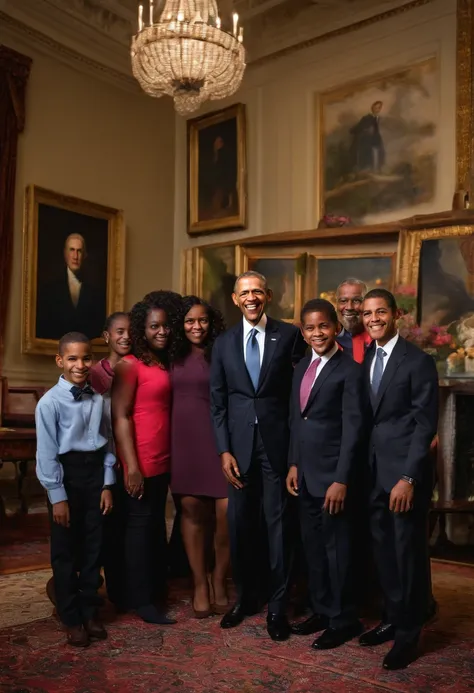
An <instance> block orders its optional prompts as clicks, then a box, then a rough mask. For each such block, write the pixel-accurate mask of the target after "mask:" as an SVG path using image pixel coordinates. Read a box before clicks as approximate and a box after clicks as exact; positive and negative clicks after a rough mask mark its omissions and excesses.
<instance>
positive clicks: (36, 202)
mask: <svg viewBox="0 0 474 693" xmlns="http://www.w3.org/2000/svg"><path fill="white" fill-rule="evenodd" d="M25 211H26V214H25V225H26V227H25V245H24V292H23V294H24V298H23V315H24V320H23V339H22V342H23V350H24V351H25V352H26V353H44V354H55V353H56V352H57V343H58V341H59V339H60V338H61V337H62V336H63V335H64V334H66V333H67V332H81V333H83V334H85V335H86V336H87V337H89V339H90V340H91V341H92V343H93V344H94V347H96V348H97V350H101V349H100V347H101V346H103V341H102V337H101V335H102V331H103V328H104V324H105V319H106V317H107V315H108V314H110V313H112V312H114V311H115V310H123V270H124V267H123V243H124V229H123V215H122V213H121V212H120V211H119V210H115V209H110V208H107V207H103V206H102V205H97V204H94V203H90V202H86V201H83V200H79V199H77V198H71V197H66V196H63V195H59V194H57V193H53V192H51V191H47V190H43V189H41V188H37V187H35V186H31V187H30V188H28V190H27V198H26V210H25Z"/></svg>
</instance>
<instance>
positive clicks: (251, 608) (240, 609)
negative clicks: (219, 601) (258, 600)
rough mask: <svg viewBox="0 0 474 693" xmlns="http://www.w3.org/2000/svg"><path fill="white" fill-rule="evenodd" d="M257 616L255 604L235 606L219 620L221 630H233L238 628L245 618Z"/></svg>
mask: <svg viewBox="0 0 474 693" xmlns="http://www.w3.org/2000/svg"><path fill="white" fill-rule="evenodd" d="M255 614H258V608H257V605H256V604H248V605H245V604H239V603H237V604H235V605H234V606H233V607H232V609H230V611H228V612H227V613H226V614H225V616H224V617H223V619H222V620H221V628H235V627H236V626H239V625H240V624H241V623H242V621H243V620H244V618H245V617H246V616H255Z"/></svg>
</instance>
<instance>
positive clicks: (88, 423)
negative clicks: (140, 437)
mask: <svg viewBox="0 0 474 693" xmlns="http://www.w3.org/2000/svg"><path fill="white" fill-rule="evenodd" d="M58 351H59V353H58V354H57V356H56V364H57V366H58V367H59V368H61V369H62V371H63V374H62V375H61V377H60V378H59V381H58V383H57V384H56V385H55V386H54V387H52V388H51V390H48V392H46V394H45V395H43V397H42V398H41V399H40V401H39V402H38V405H37V407H36V414H35V418H36V436H37V453H36V474H37V476H38V479H39V481H40V482H41V484H42V486H43V487H44V488H45V489H46V491H47V492H48V499H49V510H50V520H51V566H52V569H53V578H54V588H55V594H56V608H57V613H58V616H59V619H60V620H61V622H62V623H63V625H64V626H65V629H66V633H67V642H68V644H70V645H74V646H76V647H87V646H88V645H89V644H90V640H91V638H95V639H100V640H104V639H105V638H106V637H107V631H106V630H105V628H104V627H103V626H102V624H101V623H99V622H98V621H97V618H96V610H97V601H98V600H97V589H98V585H99V577H100V555H101V545H102V519H103V518H102V515H107V514H108V513H109V512H110V511H111V510H112V492H111V486H112V485H113V484H114V483H115V473H114V469H113V466H114V464H115V456H114V455H113V454H112V453H111V452H110V451H109V449H108V445H109V442H108V441H109V433H108V430H107V419H106V415H105V413H104V402H103V399H102V396H101V395H98V394H96V393H95V392H94V390H93V389H92V388H91V387H90V385H89V384H88V382H87V380H88V377H89V372H90V369H91V366H92V354H91V346H90V342H89V339H88V338H87V337H86V336H85V335H83V334H81V333H79V332H69V333H68V334H66V335H64V337H62V338H61V340H60V342H59V350H58Z"/></svg>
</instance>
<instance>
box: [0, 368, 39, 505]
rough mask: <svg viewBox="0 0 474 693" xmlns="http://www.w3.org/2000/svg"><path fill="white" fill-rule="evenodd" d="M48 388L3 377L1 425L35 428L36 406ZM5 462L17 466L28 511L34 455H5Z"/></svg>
mask: <svg viewBox="0 0 474 693" xmlns="http://www.w3.org/2000/svg"><path fill="white" fill-rule="evenodd" d="M47 389H48V388H46V387H41V386H36V385H29V386H21V387H20V386H9V384H8V380H7V378H5V377H2V378H1V383H0V426H1V427H4V428H6V429H20V430H25V429H30V430H31V429H34V427H35V408H36V405H37V403H38V401H39V399H40V397H42V396H43V394H44V393H45V392H46V390H47ZM26 432H27V431H25V433H26ZM5 462H11V463H12V464H13V465H14V466H15V470H16V487H17V493H18V498H19V500H20V506H21V510H22V512H25V513H27V512H28V499H27V497H26V494H25V488H24V487H25V480H26V478H27V477H28V463H29V462H34V456H33V457H30V458H29V459H20V460H18V459H13V458H10V457H5V458H3V459H1V460H0V466H3V464H4V463H5ZM0 512H1V507H0Z"/></svg>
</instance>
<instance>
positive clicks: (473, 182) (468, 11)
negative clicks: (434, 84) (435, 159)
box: [456, 0, 474, 205]
mask: <svg viewBox="0 0 474 693" xmlns="http://www.w3.org/2000/svg"><path fill="white" fill-rule="evenodd" d="M473 41H474V0H457V46H456V53H457V55H456V90H457V96H456V101H457V104H456V105H457V112H456V164H457V175H456V190H465V191H466V192H467V193H468V195H469V199H470V201H471V205H472V203H473V201H474V197H473V194H474V172H473V170H472V167H473V163H474V144H473V131H472V111H473V108H474V90H473V80H474V70H473V50H472V42H473Z"/></svg>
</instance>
